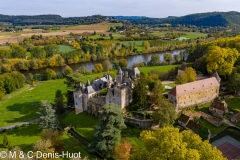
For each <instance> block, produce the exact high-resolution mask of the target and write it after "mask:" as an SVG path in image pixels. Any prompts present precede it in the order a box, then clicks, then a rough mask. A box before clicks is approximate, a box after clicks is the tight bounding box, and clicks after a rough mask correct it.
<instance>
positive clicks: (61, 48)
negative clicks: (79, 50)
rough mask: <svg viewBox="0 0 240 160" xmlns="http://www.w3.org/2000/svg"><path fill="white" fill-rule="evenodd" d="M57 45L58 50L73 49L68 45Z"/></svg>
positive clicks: (67, 50) (66, 50)
mask: <svg viewBox="0 0 240 160" xmlns="http://www.w3.org/2000/svg"><path fill="white" fill-rule="evenodd" d="M58 46H59V52H64V53H65V52H69V51H74V50H75V49H74V48H73V47H71V46H68V45H58Z"/></svg>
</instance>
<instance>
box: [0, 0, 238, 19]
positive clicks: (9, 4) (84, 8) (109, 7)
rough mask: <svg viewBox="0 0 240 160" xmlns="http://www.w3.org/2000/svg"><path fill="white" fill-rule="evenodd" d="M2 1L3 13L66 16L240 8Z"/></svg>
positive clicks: (148, 0) (194, 1)
mask: <svg viewBox="0 0 240 160" xmlns="http://www.w3.org/2000/svg"><path fill="white" fill-rule="evenodd" d="M0 4H1V5H0V11H1V13H0V14H9V15H37V14H59V15H61V16H64V17H69V16H88V15H93V14H101V15H125V16H126V15H137V16H149V17H167V16H183V15H186V14H192V13H202V12H212V11H239V2H238V0H181V1H180V0H121V1H113V0H92V1H90V0H41V1H39V0H19V1H17V0H7V1H6V0H0Z"/></svg>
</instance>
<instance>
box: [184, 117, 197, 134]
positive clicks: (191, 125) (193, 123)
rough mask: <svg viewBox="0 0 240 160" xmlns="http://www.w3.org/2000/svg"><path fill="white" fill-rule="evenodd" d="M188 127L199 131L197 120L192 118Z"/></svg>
mask: <svg viewBox="0 0 240 160" xmlns="http://www.w3.org/2000/svg"><path fill="white" fill-rule="evenodd" d="M186 127H187V128H189V129H191V130H192V131H193V132H195V133H196V132H197V131H198V127H199V125H198V124H197V123H196V122H194V121H193V120H190V121H189V122H188V124H187V126H186Z"/></svg>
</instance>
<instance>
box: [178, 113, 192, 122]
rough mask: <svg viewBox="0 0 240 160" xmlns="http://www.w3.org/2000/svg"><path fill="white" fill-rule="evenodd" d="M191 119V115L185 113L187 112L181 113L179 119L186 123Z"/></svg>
mask: <svg viewBox="0 0 240 160" xmlns="http://www.w3.org/2000/svg"><path fill="white" fill-rule="evenodd" d="M189 119H190V117H189V116H187V115H185V114H181V116H180V117H179V119H178V120H179V121H181V122H183V123H185V124H186V123H187V122H188V120H189Z"/></svg>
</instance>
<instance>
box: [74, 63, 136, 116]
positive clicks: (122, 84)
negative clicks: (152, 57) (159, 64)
mask: <svg viewBox="0 0 240 160" xmlns="http://www.w3.org/2000/svg"><path fill="white" fill-rule="evenodd" d="M139 74H140V71H139V69H138V68H137V67H136V68H134V69H127V68H122V69H121V68H119V69H118V72H117V75H116V78H115V79H113V78H112V77H111V76H110V75H107V74H104V75H103V77H102V78H100V79H97V80H94V81H93V83H92V84H90V82H89V80H88V81H87V83H86V85H85V86H84V85H82V84H81V83H80V84H79V87H78V88H77V89H76V90H75V91H74V92H73V96H74V104H75V113H76V114H79V113H81V112H83V111H86V112H87V113H89V114H93V115H95V116H98V115H99V110H100V108H101V107H102V106H103V105H105V104H107V103H114V104H117V105H119V106H120V107H121V108H124V107H125V106H127V105H128V104H129V103H131V101H132V94H131V93H132V88H133V83H132V81H133V79H134V78H135V77H136V76H137V75H139ZM103 89H104V90H107V94H106V95H105V96H103V95H101V92H102V91H103Z"/></svg>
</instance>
